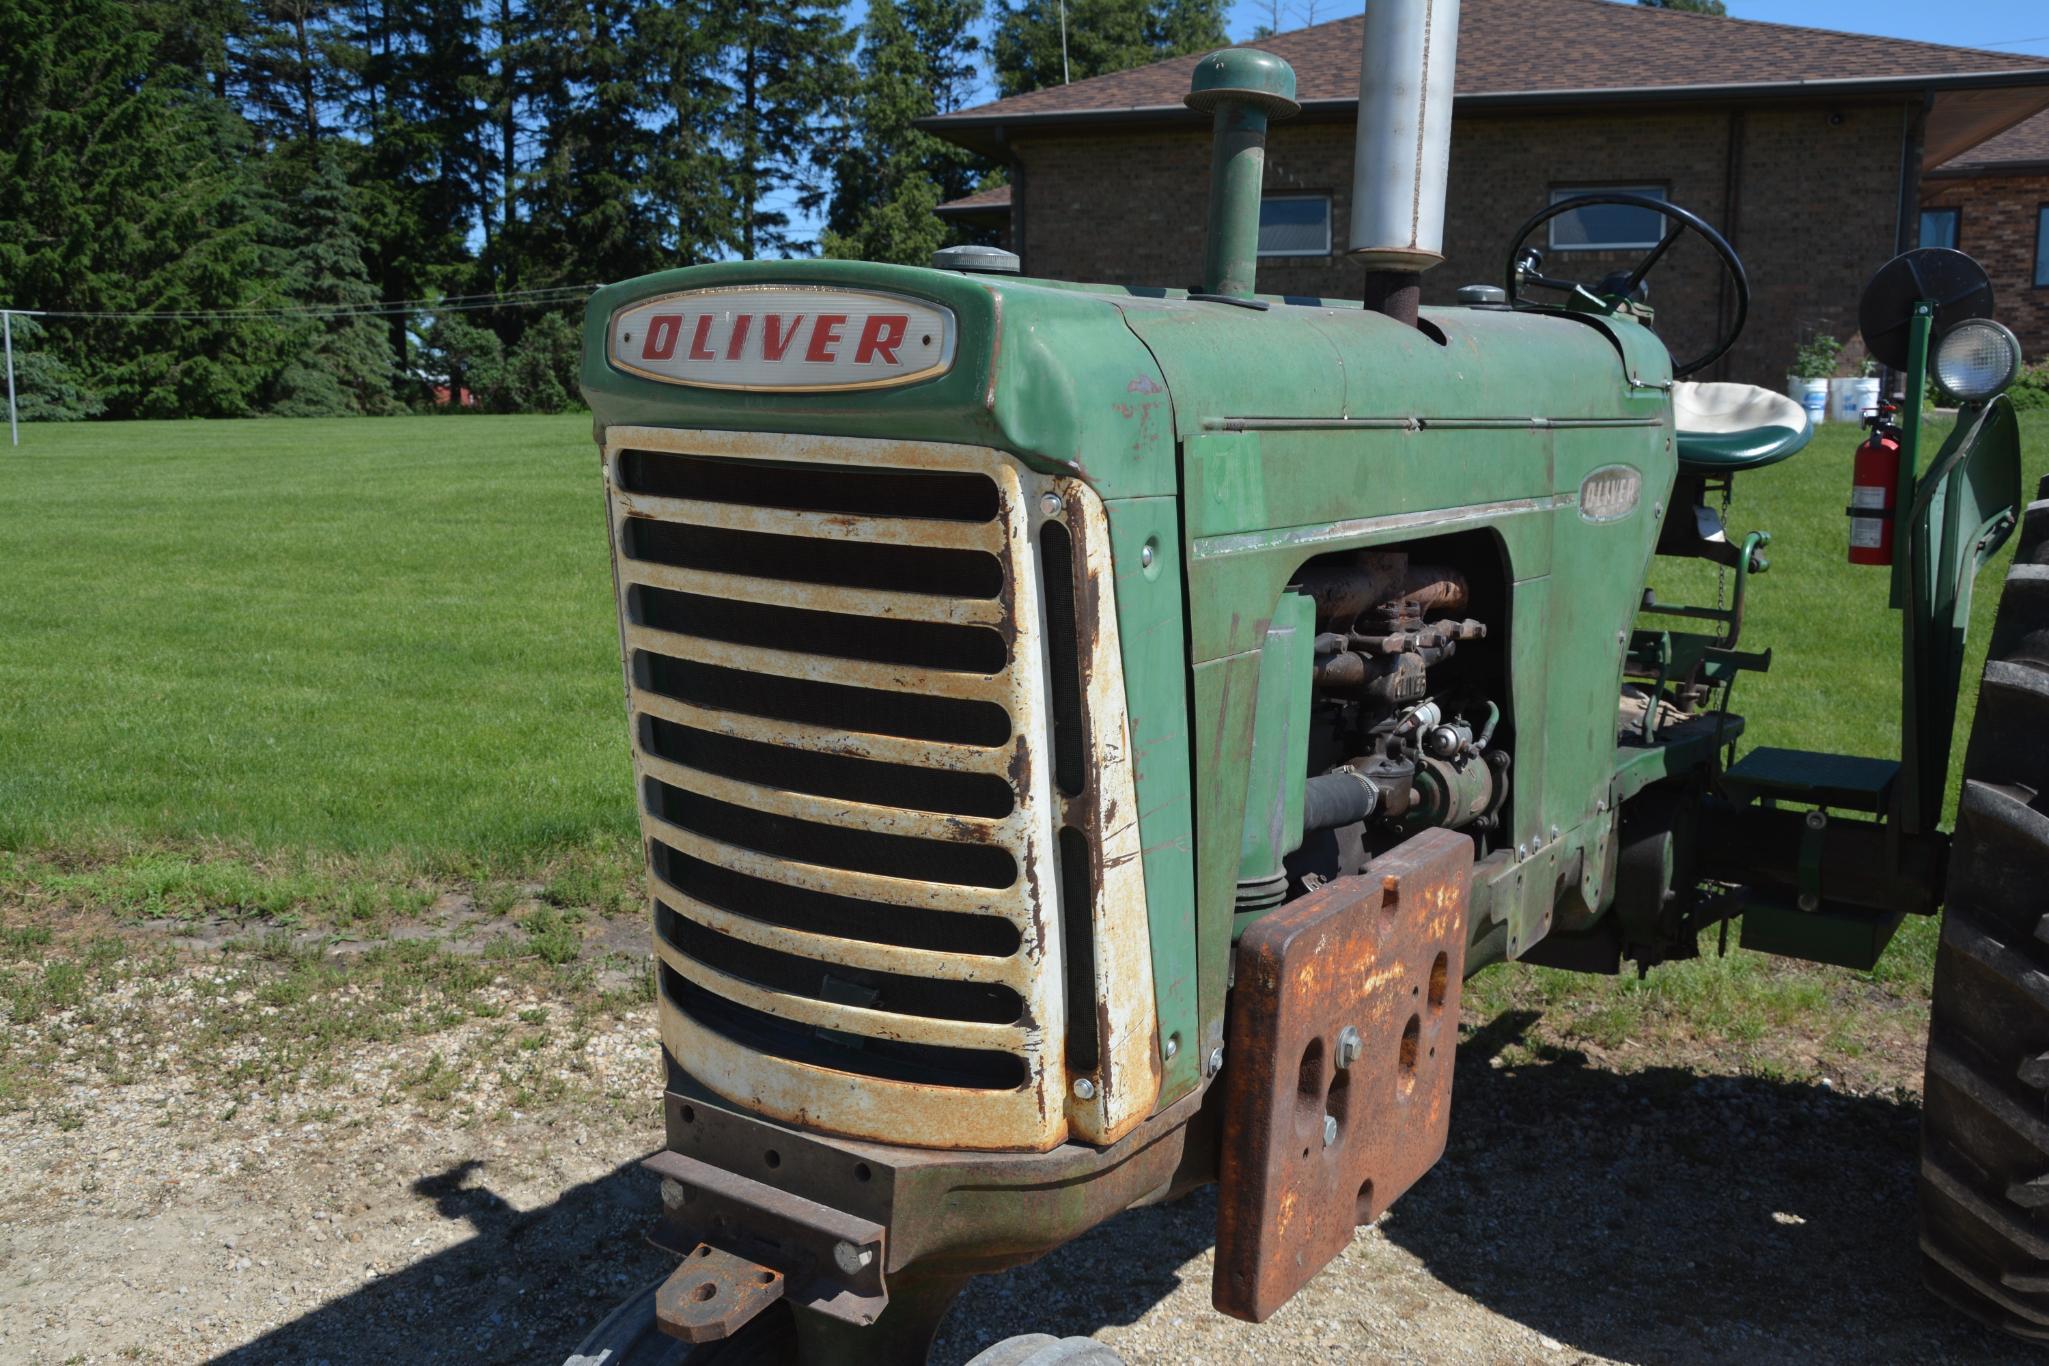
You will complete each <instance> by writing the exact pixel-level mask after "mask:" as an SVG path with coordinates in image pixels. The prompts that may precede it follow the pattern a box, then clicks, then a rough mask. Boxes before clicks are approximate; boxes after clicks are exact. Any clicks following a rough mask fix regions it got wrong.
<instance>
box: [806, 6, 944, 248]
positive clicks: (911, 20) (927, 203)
mask: <svg viewBox="0 0 2049 1366" xmlns="http://www.w3.org/2000/svg"><path fill="white" fill-rule="evenodd" d="M979 10H980V6H979V4H977V3H975V0H873V3H871V5H870V6H869V10H868V19H867V22H866V24H864V25H863V29H862V42H861V57H860V80H859V84H858V85H857V86H856V88H855V92H854V97H853V100H852V101H851V112H850V117H849V120H848V129H847V132H848V136H847V138H846V141H845V143H844V144H843V145H842V147H841V149H840V154H839V156H838V157H837V158H836V160H835V162H834V166H833V195H832V204H831V209H830V211H829V212H828V214H827V216H826V234H825V238H824V240H823V243H822V246H823V249H824V252H825V254H826V255H827V256H840V257H852V258H856V259H863V260H870V261H896V262H901V263H905V264H920V265H922V264H923V263H924V262H925V261H927V260H928V259H930V257H931V255H932V252H933V251H934V249H936V248H937V247H939V246H940V245H941V244H942V243H944V242H945V241H946V239H947V236H948V229H947V227H946V225H945V224H944V223H942V222H940V220H939V219H938V217H937V216H936V215H934V213H933V212H932V211H933V209H934V208H935V207H936V206H937V205H939V204H940V203H941V202H943V200H945V199H949V198H954V197H957V196H959V195H962V194H965V193H967V192H968V190H969V189H970V188H972V182H973V177H974V174H975V164H974V160H973V158H972V156H971V155H970V154H969V153H967V152H966V151H964V150H962V149H960V148H956V147H953V146H951V145H950V144H948V143H944V142H941V141H940V140H939V139H938V138H935V137H933V136H932V135H931V134H929V133H925V132H922V131H920V130H919V129H918V128H916V127H915V126H914V125H915V123H916V121H917V120H919V119H921V118H925V117H927V116H928V115H931V114H935V113H939V112H943V111H944V110H946V109H950V108H955V107H958V106H957V103H956V102H957V101H959V100H961V99H963V98H965V93H966V90H967V88H968V82H969V80H970V79H971V77H972V73H973V69H974V68H973V53H974V51H975V47H976V40H975V38H974V37H973V36H972V35H971V34H970V33H969V32H968V26H969V25H970V24H972V23H973V22H974V21H975V20H976V19H977V18H978V17H979Z"/></svg>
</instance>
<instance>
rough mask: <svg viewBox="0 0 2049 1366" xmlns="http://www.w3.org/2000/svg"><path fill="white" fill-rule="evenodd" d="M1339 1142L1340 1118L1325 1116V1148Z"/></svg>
mask: <svg viewBox="0 0 2049 1366" xmlns="http://www.w3.org/2000/svg"><path fill="white" fill-rule="evenodd" d="M1337 1141H1338V1117H1337V1116H1336V1115H1325V1116H1324V1117H1323V1146H1324V1147H1326V1148H1328V1147H1329V1146H1330V1145H1331V1144H1333V1143H1335V1142H1337Z"/></svg>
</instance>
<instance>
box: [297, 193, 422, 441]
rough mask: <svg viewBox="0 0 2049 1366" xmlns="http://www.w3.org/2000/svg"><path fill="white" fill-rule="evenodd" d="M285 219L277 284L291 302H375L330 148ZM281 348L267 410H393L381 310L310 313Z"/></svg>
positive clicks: (316, 413) (351, 207)
mask: <svg viewBox="0 0 2049 1366" xmlns="http://www.w3.org/2000/svg"><path fill="white" fill-rule="evenodd" d="M287 222H288V226H289V229H290V237H291V243H292V245H291V247H290V249H289V251H290V254H289V261H288V264H287V266H286V268H285V286H286V289H287V291H288V293H289V294H290V296H291V300H292V303H293V305H295V306H298V307H309V308H332V309H341V310H348V309H368V308H369V307H370V306H371V305H373V304H375V303H376V302H377V288H376V286H374V285H372V284H371V283H370V277H369V275H368V273H367V272H366V271H365V270H364V269H363V246H362V238H361V226H362V222H361V218H360V216H359V215H358V213H357V212H356V208H355V204H354V202H353V197H352V191H351V190H350V188H349V183H348V180H347V178H346V177H345V176H344V175H343V173H342V167H341V158H340V157H339V156H338V155H335V154H332V153H330V154H327V155H323V156H322V157H321V158H320V160H319V163H318V165H317V167H316V169H315V171H314V175H313V179H312V181H311V183H310V184H308V185H307V187H306V189H305V190H304V191H302V192H301V193H300V195H299V201H298V203H297V204H296V205H294V206H293V209H292V211H291V212H289V213H288V215H287ZM287 354H289V355H290V356H291V357H292V359H291V361H290V362H289V363H288V364H287V365H286V367H285V370H284V373H283V374H282V375H281V376H280V377H279V379H278V383H277V391H276V395H275V397H274V398H273V400H272V402H271V405H270V411H271V412H272V413H274V414H276V415H278V416H280V417H340V416H352V415H356V414H367V415H371V416H378V415H382V414H385V413H390V412H395V411H396V410H397V406H398V405H397V404H396V403H395V402H394V401H393V399H392V354H391V344H390V341H389V339H388V335H387V328H386V324H385V320H384V319H383V318H380V317H377V316H375V315H374V314H371V313H368V312H359V313H355V314H353V315H351V314H348V313H338V314H335V315H332V316H327V317H315V318H311V319H309V320H308V321H306V322H304V323H302V324H299V325H298V326H297V327H296V328H295V330H294V334H293V336H292V338H291V341H290V343H289V345H288V350H287Z"/></svg>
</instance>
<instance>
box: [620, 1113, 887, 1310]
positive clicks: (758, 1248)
mask: <svg viewBox="0 0 2049 1366" xmlns="http://www.w3.org/2000/svg"><path fill="white" fill-rule="evenodd" d="M764 1156H765V1157H774V1158H775V1159H776V1163H775V1164H774V1165H778V1166H779V1165H780V1162H781V1155H780V1154H779V1153H777V1152H775V1151H774V1150H773V1149H771V1150H769V1151H768V1152H767V1153H765V1154H764ZM642 1165H643V1166H644V1167H646V1168H647V1169H648V1170H649V1171H651V1172H655V1173H657V1174H659V1175H660V1176H661V1177H662V1178H663V1179H664V1186H663V1204H664V1205H665V1206H666V1207H667V1211H668V1213H667V1217H666V1218H665V1219H664V1220H663V1222H662V1223H661V1224H660V1225H658V1226H657V1229H656V1231H655V1233H654V1234H653V1235H652V1241H653V1242H654V1243H655V1245H656V1246H658V1247H662V1248H665V1249H667V1250H668V1251H670V1252H674V1253H677V1254H678V1255H680V1256H683V1258H684V1261H683V1266H682V1267H681V1268H680V1269H679V1270H678V1271H677V1273H676V1276H674V1277H671V1278H670V1280H669V1281H668V1282H667V1283H666V1284H665V1285H664V1287H663V1289H664V1292H665V1293H666V1292H667V1291H669V1290H672V1289H677V1287H679V1286H682V1287H683V1289H681V1290H678V1292H677V1293H678V1294H679V1295H682V1296H683V1297H684V1299H685V1300H687V1303H681V1302H679V1304H678V1306H677V1313H678V1315H679V1317H677V1318H676V1319H675V1323H676V1325H677V1326H675V1327H671V1326H670V1324H671V1319H670V1317H669V1316H668V1315H666V1314H665V1313H664V1312H663V1310H662V1304H663V1301H662V1300H661V1298H660V1297H659V1296H658V1297H657V1300H656V1316H657V1317H658V1318H660V1319H661V1322H662V1325H663V1331H665V1332H667V1333H669V1334H671V1335H672V1336H675V1337H683V1338H685V1339H686V1340H687V1341H690V1342H706V1341H710V1340H712V1339H713V1338H718V1337H724V1336H726V1335H727V1334H729V1333H732V1332H736V1331H738V1330H739V1328H740V1327H741V1325H743V1324H745V1323H746V1322H747V1320H748V1319H750V1318H752V1317H753V1316H754V1315H755V1314H758V1313H760V1312H761V1310H763V1309H765V1308H767V1307H768V1305H769V1304H770V1303H772V1302H773V1301H774V1300H776V1299H777V1298H779V1297H780V1296H782V1295H783V1294H785V1293H787V1294H788V1295H789V1298H790V1300H791V1302H792V1303H795V1304H800V1305H803V1306H804V1307H806V1308H808V1309H812V1310H815V1311H817V1312H818V1313H821V1314H824V1315H826V1316H828V1317H830V1318H836V1319H843V1320H845V1321H846V1322H848V1323H853V1324H866V1323H873V1322H874V1321H875V1319H876V1318H877V1316H879V1315H880V1314H881V1313H882V1308H883V1306H884V1305H886V1304H888V1303H889V1290H888V1287H887V1286H886V1285H885V1284H884V1281H883V1273H884V1267H885V1265H886V1246H885V1245H886V1242H887V1234H886V1233H885V1231H884V1229H883V1227H882V1225H881V1224H878V1223H876V1222H875V1221H873V1220H871V1219H863V1218H861V1217H860V1216H859V1215H855V1214H849V1213H847V1212H846V1211H844V1210H839V1209H835V1208H833V1207H832V1206H830V1205H824V1204H820V1203H819V1202H818V1201H816V1200H810V1199H806V1198H805V1197H803V1196H801V1195H795V1194H792V1193H791V1192H789V1191H787V1190H784V1189H782V1188H781V1187H779V1186H774V1185H770V1184H769V1183H767V1182H765V1181H756V1180H755V1179H754V1178H752V1177H748V1176H742V1175H740V1174H739V1173H738V1172H733V1171H727V1170H724V1169H722V1168H720V1167H716V1166H713V1165H712V1164H710V1163H708V1162H701V1161H699V1160H698V1159H696V1158H694V1157H689V1156H686V1155H684V1154H682V1153H678V1152H660V1153H656V1154H655V1155H654V1156H653V1157H650V1158H648V1159H647V1161H646V1162H644V1163H642ZM679 1235H681V1236H680V1237H679ZM705 1247H709V1248H711V1255H707V1254H706V1253H705V1252H704V1251H703V1249H704V1248H705ZM699 1262H702V1263H703V1265H704V1268H705V1269H704V1271H703V1273H702V1274H700V1275H696V1276H695V1278H694V1279H688V1280H687V1285H686V1284H685V1279H684V1278H685V1273H687V1272H691V1271H692V1269H693V1266H694V1265H695V1264H697V1263H699ZM766 1271H773V1272H774V1273H775V1274H776V1281H775V1283H774V1284H773V1286H772V1285H771V1283H770V1282H769V1281H767V1280H764V1279H763V1278H762V1273H763V1272H766ZM785 1278H787V1281H788V1285H787V1291H786V1289H785V1285H784V1279H785ZM707 1286H709V1287H710V1288H711V1293H709V1294H707V1293H706V1287H707ZM771 1292H772V1293H771ZM686 1329H689V1330H691V1331H696V1332H699V1333H701V1334H702V1336H696V1337H692V1336H690V1335H689V1332H687V1331H685V1330H686Z"/></svg>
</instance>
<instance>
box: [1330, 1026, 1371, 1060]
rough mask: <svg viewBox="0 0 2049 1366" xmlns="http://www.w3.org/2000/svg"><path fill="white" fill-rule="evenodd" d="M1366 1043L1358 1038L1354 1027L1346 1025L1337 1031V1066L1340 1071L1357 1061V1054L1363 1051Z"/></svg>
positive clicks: (1356, 1027)
mask: <svg viewBox="0 0 2049 1366" xmlns="http://www.w3.org/2000/svg"><path fill="white" fill-rule="evenodd" d="M1365 1047H1366V1041H1365V1040H1363V1039H1361V1038H1360V1037H1359V1029H1358V1026H1356V1025H1346V1026H1345V1027H1344V1028H1343V1029H1340V1030H1339V1031H1338V1048H1337V1064H1338V1067H1339V1068H1340V1070H1342V1069H1344V1068H1347V1067H1350V1066H1351V1065H1352V1064H1353V1063H1355V1062H1357V1061H1359V1054H1360V1053H1361V1052H1363V1051H1364V1050H1365Z"/></svg>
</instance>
